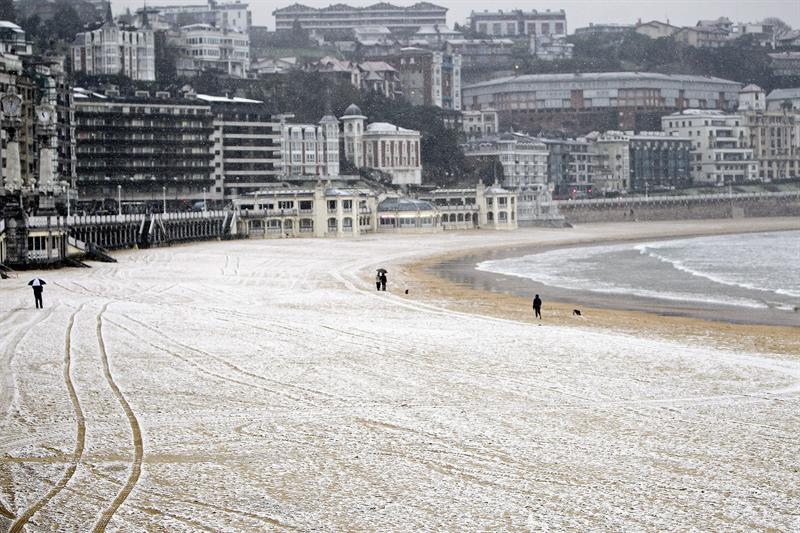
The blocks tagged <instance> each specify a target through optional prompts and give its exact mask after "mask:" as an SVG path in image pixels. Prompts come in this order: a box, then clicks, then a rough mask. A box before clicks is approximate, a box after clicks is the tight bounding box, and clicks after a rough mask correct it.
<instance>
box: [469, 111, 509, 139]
mask: <svg viewBox="0 0 800 533" xmlns="http://www.w3.org/2000/svg"><path fill="white" fill-rule="evenodd" d="M461 116H462V118H461V127H462V129H463V131H464V135H465V136H466V137H467V139H476V138H480V137H487V136H489V135H495V134H497V132H498V130H499V128H500V118H499V117H498V116H497V111H495V110H493V109H484V110H482V111H462V113H461Z"/></svg>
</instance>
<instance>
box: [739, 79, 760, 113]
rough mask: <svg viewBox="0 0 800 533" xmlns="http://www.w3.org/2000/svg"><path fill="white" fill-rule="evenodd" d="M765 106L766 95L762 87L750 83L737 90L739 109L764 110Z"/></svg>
mask: <svg viewBox="0 0 800 533" xmlns="http://www.w3.org/2000/svg"><path fill="white" fill-rule="evenodd" d="M766 108H767V96H766V94H765V93H764V89H762V88H761V87H759V86H758V85H754V84H752V83H751V84H750V85H747V86H746V87H745V88H744V89H742V90H741V91H739V108H738V110H739V111H764V110H765V109H766Z"/></svg>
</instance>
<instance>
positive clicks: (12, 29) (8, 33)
mask: <svg viewBox="0 0 800 533" xmlns="http://www.w3.org/2000/svg"><path fill="white" fill-rule="evenodd" d="M0 53H3V54H11V55H15V56H29V55H31V54H32V53H33V48H32V45H31V43H30V42H28V40H27V39H26V37H25V31H24V30H23V29H22V28H20V27H19V26H17V25H16V24H14V23H13V22H9V21H7V20H0Z"/></svg>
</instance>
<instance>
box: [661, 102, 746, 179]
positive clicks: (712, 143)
mask: <svg viewBox="0 0 800 533" xmlns="http://www.w3.org/2000/svg"><path fill="white" fill-rule="evenodd" d="M661 123H662V130H664V131H665V132H667V133H669V134H674V135H678V136H680V137H688V138H689V139H690V141H691V143H692V150H691V152H690V162H689V164H690V171H691V174H692V179H693V181H694V183H697V184H703V185H718V186H721V185H730V184H736V183H746V182H750V181H756V180H757V179H758V162H757V161H756V159H755V156H754V154H753V150H752V149H751V148H750V147H749V146H750V132H749V130H748V128H747V126H746V123H745V119H744V117H743V116H742V115H739V114H726V113H724V112H722V111H708V110H700V109H689V110H686V111H683V112H680V113H674V114H671V115H667V116H665V117H663V118H662V119H661Z"/></svg>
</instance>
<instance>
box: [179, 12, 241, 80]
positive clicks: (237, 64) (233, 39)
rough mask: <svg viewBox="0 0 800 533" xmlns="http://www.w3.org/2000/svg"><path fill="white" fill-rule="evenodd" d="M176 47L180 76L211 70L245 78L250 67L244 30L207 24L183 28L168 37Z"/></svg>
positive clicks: (194, 74)
mask: <svg viewBox="0 0 800 533" xmlns="http://www.w3.org/2000/svg"><path fill="white" fill-rule="evenodd" d="M171 41H172V43H171V44H172V45H173V46H175V47H176V48H177V50H178V58H177V60H176V67H177V72H178V75H179V76H197V75H198V74H199V73H200V72H203V71H211V72H218V73H221V74H225V75H227V76H230V77H233V78H246V77H247V73H248V69H249V68H250V38H249V37H248V35H247V34H246V33H242V32H239V31H235V30H228V29H222V28H216V27H214V26H211V25H209V24H192V25H190V26H184V27H182V28H181V29H180V30H179V32H178V33H177V34H175V35H173V36H172V37H171Z"/></svg>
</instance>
